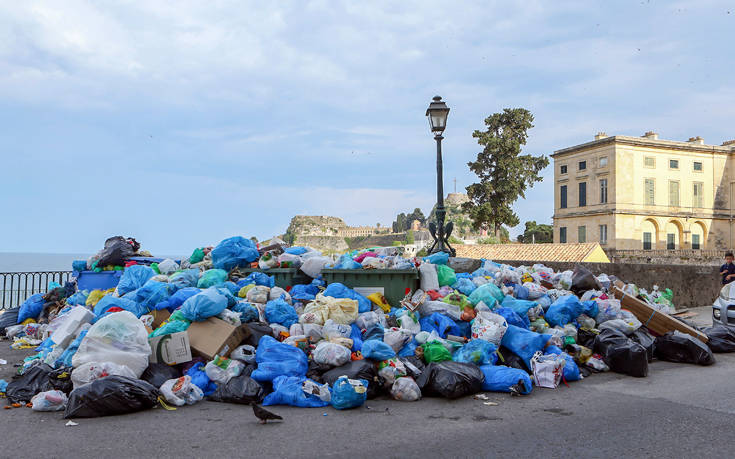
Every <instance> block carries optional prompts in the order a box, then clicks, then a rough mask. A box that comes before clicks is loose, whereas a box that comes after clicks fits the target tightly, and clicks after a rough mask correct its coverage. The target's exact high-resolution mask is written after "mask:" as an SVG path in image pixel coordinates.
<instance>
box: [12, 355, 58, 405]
mask: <svg viewBox="0 0 735 459" xmlns="http://www.w3.org/2000/svg"><path fill="white" fill-rule="evenodd" d="M52 371H54V370H53V368H51V367H50V366H48V365H46V364H45V363H42V364H40V365H35V366H32V367H31V368H29V369H28V370H26V372H25V373H23V374H22V375H21V376H14V377H13V380H12V381H10V382H9V383H8V388H7V389H6V390H5V396H6V397H7V398H8V404H12V403H28V402H30V401H31V398H33V396H34V395H36V394H37V393H39V392H44V391H47V390H51V389H52V387H51V382H50V381H49V375H50V374H51V372H52Z"/></svg>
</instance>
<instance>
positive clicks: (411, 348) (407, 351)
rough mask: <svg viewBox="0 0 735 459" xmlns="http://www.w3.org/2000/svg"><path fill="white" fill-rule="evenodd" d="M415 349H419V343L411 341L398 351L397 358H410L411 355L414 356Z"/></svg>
mask: <svg viewBox="0 0 735 459" xmlns="http://www.w3.org/2000/svg"><path fill="white" fill-rule="evenodd" d="M417 347H419V342H418V341H416V340H415V339H412V340H411V341H409V342H408V343H406V345H405V346H403V347H402V348H401V350H400V351H398V357H411V356H412V355H416V348H417Z"/></svg>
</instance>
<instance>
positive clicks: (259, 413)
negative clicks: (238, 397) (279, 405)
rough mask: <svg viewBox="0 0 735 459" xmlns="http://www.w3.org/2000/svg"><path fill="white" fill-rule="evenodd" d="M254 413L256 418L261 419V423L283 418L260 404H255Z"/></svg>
mask: <svg viewBox="0 0 735 459" xmlns="http://www.w3.org/2000/svg"><path fill="white" fill-rule="evenodd" d="M253 414H254V415H255V417H256V418H258V419H260V423H261V424H265V423H267V422H268V420H271V421H272V420H274V419H280V420H283V418H282V417H280V416H279V415H277V414H275V413H271V412H270V411H268V410H266V409H264V408H262V407H260V406H258V405H253Z"/></svg>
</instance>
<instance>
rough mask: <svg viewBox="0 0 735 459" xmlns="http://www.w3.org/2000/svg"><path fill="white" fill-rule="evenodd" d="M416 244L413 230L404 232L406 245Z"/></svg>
mask: <svg viewBox="0 0 735 459" xmlns="http://www.w3.org/2000/svg"><path fill="white" fill-rule="evenodd" d="M415 242H416V237H415V236H414V234H413V230H408V232H406V244H413V243H415Z"/></svg>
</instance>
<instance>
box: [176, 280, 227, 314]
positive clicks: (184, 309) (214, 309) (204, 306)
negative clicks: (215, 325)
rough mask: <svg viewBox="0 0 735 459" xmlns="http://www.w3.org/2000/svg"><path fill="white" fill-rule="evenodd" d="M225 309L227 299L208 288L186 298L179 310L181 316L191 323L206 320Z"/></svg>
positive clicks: (215, 290)
mask: <svg viewBox="0 0 735 459" xmlns="http://www.w3.org/2000/svg"><path fill="white" fill-rule="evenodd" d="M226 307H227V298H225V296H224V295H222V294H221V293H220V292H218V291H217V289H214V288H208V289H206V290H204V291H202V292H200V293H197V294H196V295H194V296H192V297H190V298H187V299H186V301H184V303H183V304H182V305H181V308H180V309H179V310H180V311H181V314H182V315H183V316H184V317H185V318H186V319H187V320H190V321H192V322H200V321H202V320H207V319H208V318H209V317H212V316H216V315H218V314H219V313H220V312H222V311H223V310H224V309H225V308H226Z"/></svg>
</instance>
